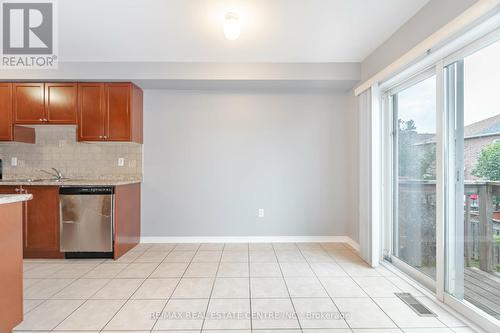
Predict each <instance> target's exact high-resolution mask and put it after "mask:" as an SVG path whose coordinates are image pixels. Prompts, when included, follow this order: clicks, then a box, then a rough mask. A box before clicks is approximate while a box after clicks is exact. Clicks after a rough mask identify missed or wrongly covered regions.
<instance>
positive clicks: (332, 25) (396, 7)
mask: <svg viewBox="0 0 500 333" xmlns="http://www.w3.org/2000/svg"><path fill="white" fill-rule="evenodd" d="M427 2H428V0H79V1H58V6H59V20H58V22H59V26H58V31H59V59H60V61H143V62H150V61H161V62H219V63H224V62H226V63H227V62H239V63H245V62H267V63H273V62H299V63H300V62H360V61H362V60H363V59H364V58H365V57H366V56H368V55H369V54H370V53H371V52H372V51H373V50H374V49H375V48H376V47H377V46H379V45H380V44H381V43H382V42H383V41H384V40H386V39H387V38H388V37H389V36H390V35H391V34H392V33H394V32H395V31H396V30H397V29H398V28H399V27H400V26H401V25H402V24H403V23H404V22H406V21H407V20H408V19H409V18H410V17H411V16H413V15H414V14H415V13H416V12H417V11H418V10H419V9H420V8H421V7H422V6H423V5H425V4H426V3H427ZM228 11H236V12H237V13H238V14H239V15H240V20H241V24H242V33H241V36H240V38H239V39H238V40H236V41H227V40H225V39H224V36H223V33H222V21H223V16H224V14H225V13H226V12H228Z"/></svg>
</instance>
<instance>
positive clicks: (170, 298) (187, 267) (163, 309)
mask: <svg viewBox="0 0 500 333" xmlns="http://www.w3.org/2000/svg"><path fill="white" fill-rule="evenodd" d="M177 245H178V244H176V245H175V246H174V247H173V248H172V250H171V251H170V252H169V254H170V253H172V252H173V251H174V249H175V248H176V247H177ZM200 247H201V244H198V247H197V248H196V251H195V252H194V254H193V256H192V257H191V260H190V261H189V262H188V264H187V266H186V268H185V269H184V272H183V273H182V275H181V277H180V278H179V281H177V284H176V285H175V287H174V289H173V290H172V293H171V294H170V296H169V298H168V299H167V301H166V302H165V305H164V306H163V308H162V309H161V311H160V317H161V315H162V313H163V311H165V308H166V307H167V305H168V303H169V302H170V301H171V300H172V296H173V295H174V293H175V290H176V289H177V287H179V284H180V283H181V281H182V279H183V278H184V275H185V274H186V272H187V270H188V269H189V266H191V264H192V263H193V260H194V257H196V254H198V251H199V250H200ZM167 257H168V255H167ZM167 257H165V258H164V259H163V261H162V263H163V262H165V259H167ZM158 320H160V318H157V319H156V320H155V322H154V324H153V326H152V327H151V329H150V330H149V332H150V333H152V332H153V330H154V328H155V326H156V324H157V323H158ZM200 332H201V330H200Z"/></svg>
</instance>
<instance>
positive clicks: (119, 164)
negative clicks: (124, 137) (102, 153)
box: [118, 157, 125, 167]
mask: <svg viewBox="0 0 500 333" xmlns="http://www.w3.org/2000/svg"><path fill="white" fill-rule="evenodd" d="M124 165H125V159H124V158H123V157H120V158H119V159H118V166H119V167H122V166H124Z"/></svg>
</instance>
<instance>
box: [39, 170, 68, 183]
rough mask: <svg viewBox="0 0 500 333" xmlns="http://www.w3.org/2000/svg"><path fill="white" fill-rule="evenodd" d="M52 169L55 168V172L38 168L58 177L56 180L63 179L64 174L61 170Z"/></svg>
mask: <svg viewBox="0 0 500 333" xmlns="http://www.w3.org/2000/svg"><path fill="white" fill-rule="evenodd" d="M51 169H52V170H54V172H50V171H47V170H42V169H38V170H37V171H39V172H43V173H46V174H48V175H51V176H52V177H56V180H63V179H64V175H63V173H62V172H61V171H60V170H58V169H56V168H51Z"/></svg>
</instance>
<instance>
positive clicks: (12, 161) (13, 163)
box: [10, 157, 17, 167]
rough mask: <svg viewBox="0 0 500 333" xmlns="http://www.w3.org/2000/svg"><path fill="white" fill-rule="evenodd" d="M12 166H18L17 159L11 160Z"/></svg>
mask: <svg viewBox="0 0 500 333" xmlns="http://www.w3.org/2000/svg"><path fill="white" fill-rule="evenodd" d="M10 165H11V166H13V167H15V166H17V157H12V158H11V159H10Z"/></svg>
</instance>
